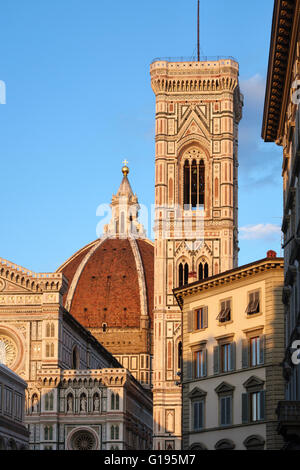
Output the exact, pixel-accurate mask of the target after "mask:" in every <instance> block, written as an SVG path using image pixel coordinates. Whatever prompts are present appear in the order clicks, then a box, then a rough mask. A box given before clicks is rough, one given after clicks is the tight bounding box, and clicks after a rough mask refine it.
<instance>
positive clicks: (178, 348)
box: [177, 341, 182, 369]
mask: <svg viewBox="0 0 300 470" xmlns="http://www.w3.org/2000/svg"><path fill="white" fill-rule="evenodd" d="M177 359H178V361H177V368H178V369H181V368H182V342H181V341H179V343H178V347H177Z"/></svg>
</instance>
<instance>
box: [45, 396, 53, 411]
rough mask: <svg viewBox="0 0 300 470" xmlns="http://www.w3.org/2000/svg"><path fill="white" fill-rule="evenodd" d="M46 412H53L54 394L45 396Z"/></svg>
mask: <svg viewBox="0 0 300 470" xmlns="http://www.w3.org/2000/svg"><path fill="white" fill-rule="evenodd" d="M45 410H47V411H49V410H50V411H51V410H53V393H52V392H49V393H47V394H46V395H45Z"/></svg>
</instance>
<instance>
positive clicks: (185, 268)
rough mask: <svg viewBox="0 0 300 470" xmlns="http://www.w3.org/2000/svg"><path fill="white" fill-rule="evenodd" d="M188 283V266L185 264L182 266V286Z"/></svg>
mask: <svg viewBox="0 0 300 470" xmlns="http://www.w3.org/2000/svg"><path fill="white" fill-rule="evenodd" d="M188 283H189V265H188V264H187V263H185V265H184V284H188Z"/></svg>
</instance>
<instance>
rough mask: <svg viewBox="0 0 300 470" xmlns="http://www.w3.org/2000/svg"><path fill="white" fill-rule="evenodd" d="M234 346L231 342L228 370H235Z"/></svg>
mask: <svg viewBox="0 0 300 470" xmlns="http://www.w3.org/2000/svg"><path fill="white" fill-rule="evenodd" d="M235 358H236V345H235V342H234V341H233V342H232V343H231V345H230V370H235V369H236V363H235V362H236V359H235Z"/></svg>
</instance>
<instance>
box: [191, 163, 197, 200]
mask: <svg viewBox="0 0 300 470" xmlns="http://www.w3.org/2000/svg"><path fill="white" fill-rule="evenodd" d="M197 173H198V172H197V163H196V160H193V162H192V168H191V180H192V186H191V203H192V208H193V209H195V208H196V207H197V205H198V200H197V199H198V197H197V195H198V194H197V193H198V191H197V186H198V185H197V182H198V178H197Z"/></svg>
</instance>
